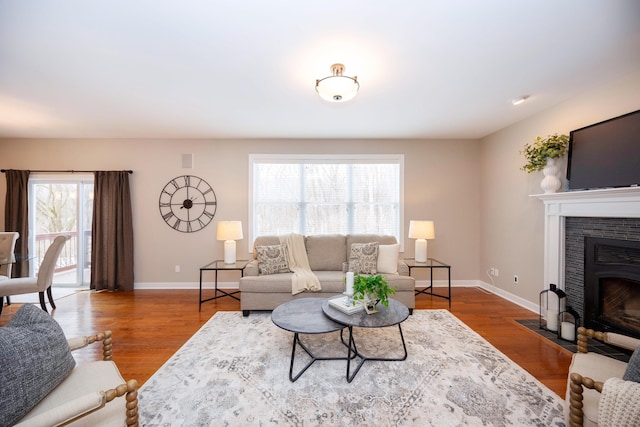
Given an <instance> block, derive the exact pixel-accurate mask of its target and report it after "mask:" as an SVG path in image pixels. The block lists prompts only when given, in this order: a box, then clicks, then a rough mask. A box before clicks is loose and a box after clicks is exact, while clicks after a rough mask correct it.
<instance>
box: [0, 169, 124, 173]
mask: <svg viewBox="0 0 640 427" xmlns="http://www.w3.org/2000/svg"><path fill="white" fill-rule="evenodd" d="M7 170H8V169H0V172H2V173H5V172H6V171H7ZM29 172H36V173H93V172H104V171H77V170H73V169H70V170H29ZM123 172H129V173H133V171H132V170H125V171H123Z"/></svg>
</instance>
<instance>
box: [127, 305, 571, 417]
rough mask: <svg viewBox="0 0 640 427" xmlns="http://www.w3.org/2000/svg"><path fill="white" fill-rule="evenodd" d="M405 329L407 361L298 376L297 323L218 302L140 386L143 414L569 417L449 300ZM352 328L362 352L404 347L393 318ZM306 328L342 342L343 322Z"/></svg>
mask: <svg viewBox="0 0 640 427" xmlns="http://www.w3.org/2000/svg"><path fill="white" fill-rule="evenodd" d="M402 330H403V333H404V337H405V340H406V344H407V350H408V353H409V356H408V357H407V359H406V360H405V361H402V362H376V361H367V362H366V363H365V364H364V365H363V367H362V369H361V370H360V372H359V373H358V374H357V376H356V377H355V379H354V380H353V382H352V383H347V381H346V379H345V374H346V362H345V361H344V360H328V361H317V362H315V363H314V364H313V365H312V366H311V367H310V368H309V369H308V370H307V371H306V372H305V373H304V374H303V375H302V376H301V377H300V378H299V379H298V380H297V381H296V382H293V383H292V382H290V381H289V377H288V374H289V362H290V356H291V344H292V339H293V334H292V333H290V332H287V331H284V330H282V329H279V328H278V327H277V326H275V325H274V324H273V323H272V322H271V318H270V314H269V313H252V314H251V315H250V316H249V317H243V316H242V314H241V313H240V312H218V313H216V314H215V315H214V316H213V317H212V318H211V319H210V320H209V321H208V322H207V323H206V324H205V325H204V326H203V327H202V328H201V329H200V330H199V331H198V332H197V333H196V334H195V335H194V336H193V337H191V339H189V341H188V342H187V343H186V344H185V345H184V346H183V347H182V348H181V349H180V350H179V351H178V352H176V353H175V354H174V355H173V356H172V357H171V358H170V359H169V360H168V361H167V363H165V364H164V365H163V366H162V367H161V368H160V369H159V370H158V371H157V372H156V373H155V374H154V375H153V376H152V377H151V378H150V379H149V380H148V381H147V382H146V383H145V384H144V386H143V387H142V388H141V390H140V393H139V399H140V418H141V419H140V421H141V425H144V426H178V425H181V426H267V425H273V426H315V425H322V426H356V425H375V426H563V425H564V422H563V420H562V408H563V403H564V401H563V400H562V399H561V398H560V397H558V396H557V395H556V394H555V393H553V392H552V391H551V390H549V389H548V388H546V387H545V386H544V385H543V384H541V383H540V382H538V381H537V380H536V379H535V378H534V377H533V376H532V375H530V374H529V373H527V372H526V371H525V370H524V369H522V368H521V367H519V366H518V365H517V364H515V363H514V362H512V361H511V360H509V359H508V358H507V357H506V356H505V355H504V354H502V353H501V352H499V351H498V350H497V349H496V348H495V347H493V346H492V345H490V344H489V343H488V342H487V341H485V340H484V339H483V338H482V337H480V336H479V335H478V334H477V333H475V332H474V331H473V330H471V329H470V328H469V327H467V326H466V325H465V324H464V323H462V322H461V321H460V320H459V319H457V318H456V317H455V316H454V315H452V314H451V313H449V312H448V311H446V310H415V311H414V314H413V316H409V318H408V319H407V320H406V321H405V322H404V323H402ZM354 335H355V339H356V343H357V345H358V350H359V351H360V352H361V353H363V354H367V355H374V354H375V355H379V356H387V357H391V356H396V357H397V356H400V355H401V353H402V344H401V341H400V336H399V333H398V328H397V327H389V328H381V329H358V328H354ZM301 338H302V341H303V342H304V343H305V344H306V345H307V346H308V347H309V348H310V349H311V350H312V351H314V352H316V353H321V354H322V355H335V356H340V355H343V356H344V355H345V354H346V349H345V347H344V346H342V345H341V344H340V336H339V332H334V333H330V334H322V335H303V336H301ZM296 357H297V359H296V367H295V368H294V372H295V371H297V370H298V369H300V368H301V367H302V366H303V365H304V364H305V363H306V361H307V359H305V354H304V353H302V352H301V353H300V354H298V355H297V356H296Z"/></svg>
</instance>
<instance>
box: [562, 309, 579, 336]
mask: <svg viewBox="0 0 640 427" xmlns="http://www.w3.org/2000/svg"><path fill="white" fill-rule="evenodd" d="M579 327H580V315H579V314H578V312H577V311H575V310H574V309H573V308H571V307H570V306H567V309H566V310H565V311H562V312H560V314H559V315H558V338H559V339H561V340H565V341H569V342H572V343H574V344H575V343H576V342H577V337H578V328H579Z"/></svg>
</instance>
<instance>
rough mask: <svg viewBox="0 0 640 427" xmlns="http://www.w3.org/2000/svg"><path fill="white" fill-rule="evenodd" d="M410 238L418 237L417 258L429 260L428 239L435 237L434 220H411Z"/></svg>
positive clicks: (422, 260)
mask: <svg viewBox="0 0 640 427" xmlns="http://www.w3.org/2000/svg"><path fill="white" fill-rule="evenodd" d="M409 238H410V239H416V249H415V253H416V254H415V260H416V261H417V262H427V239H435V238H436V235H435V231H434V228H433V221H413V220H411V221H410V222H409Z"/></svg>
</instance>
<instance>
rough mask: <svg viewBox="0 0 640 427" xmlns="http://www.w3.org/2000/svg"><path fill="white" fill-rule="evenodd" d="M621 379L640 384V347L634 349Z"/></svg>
mask: <svg viewBox="0 0 640 427" xmlns="http://www.w3.org/2000/svg"><path fill="white" fill-rule="evenodd" d="M622 379H623V380H626V381H635V382H637V383H640V347H638V348H636V349H635V351H634V352H633V354H632V355H631V358H630V359H629V363H628V364H627V369H626V370H625V371H624V376H623V377H622Z"/></svg>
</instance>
